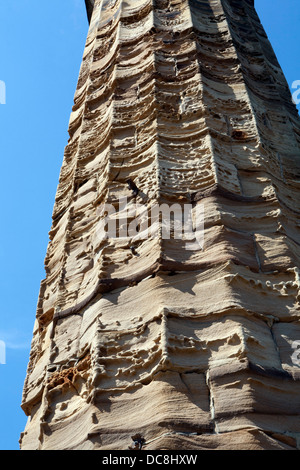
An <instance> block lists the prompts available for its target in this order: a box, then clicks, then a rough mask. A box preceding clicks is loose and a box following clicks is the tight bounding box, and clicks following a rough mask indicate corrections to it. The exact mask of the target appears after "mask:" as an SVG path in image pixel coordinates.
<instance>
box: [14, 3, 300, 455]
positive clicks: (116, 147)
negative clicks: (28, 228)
mask: <svg viewBox="0 0 300 470" xmlns="http://www.w3.org/2000/svg"><path fill="white" fill-rule="evenodd" d="M69 132H70V140H69V143H68V145H67V147H66V150H65V156H64V161H63V165H62V169H61V174H60V180H59V185H58V189H57V195H56V200H55V207H54V212H53V225H52V228H51V231H50V242H49V246H48V251H47V256H46V260H45V267H46V278H45V280H43V281H42V284H41V291H40V297H39V302H38V309H37V317H36V323H35V328H34V334H33V341H32V350H31V355H30V362H29V366H28V373H27V377H26V381H25V386H24V393H23V402H22V407H23V410H24V411H25V413H26V414H27V415H28V417H29V419H28V424H27V426H26V429H25V431H24V433H22V436H21V448H22V449H24V450H25V449H41V450H48V449H70V450H71V449H77V450H89V449H103V450H104V449H120V450H121V449H127V448H128V446H129V445H130V443H131V436H132V435H134V434H136V433H140V434H141V435H142V436H143V437H144V439H145V441H146V444H145V447H144V448H146V449H236V450H238V449H251V450H255V449H283V450H288V449H295V448H297V446H298V447H299V432H300V423H299V414H300V401H299V392H300V382H299V377H300V374H299V371H300V366H299V365H298V364H297V363H295V361H294V360H293V352H294V350H293V344H294V342H295V341H297V340H300V328H299V315H300V309H299V288H300V277H299V253H300V251H299V250H300V248H299V240H300V237H299V230H300V209H299V200H300V197H299V195H300V191H299V176H300V151H299V139H300V125H299V117H298V114H297V111H296V109H295V106H294V105H293V103H292V100H291V96H290V92H289V89H288V85H287V83H286V81H285V78H284V76H283V73H282V70H281V69H280V66H279V64H278V62H277V60H276V57H275V56H274V53H273V51H272V48H271V46H270V44H269V42H268V39H267V37H266V35H265V33H264V31H263V28H262V26H261V24H260V23H259V20H258V18H257V15H256V12H255V10H254V7H253V2H252V1H250V0H239V1H234V0H222V1H221V0H216V1H213V0H205V1H204V0H203V1H196V0H189V1H188V0H181V1H179V0H170V1H167V0H155V1H152V0H151V1H150V0H127V1H122V0H115V1H111V0H104V1H100V0H96V1H95V5H94V11H93V16H92V19H91V23H90V29H89V33H88V37H87V42H86V48H85V52H84V56H83V61H82V67H81V71H80V76H79V81H78V87H77V90H76V93H75V102H74V107H73V110H72V114H71V118H70V126H69ZM128 179H130V180H131V181H133V182H134V184H135V185H136V186H137V187H138V189H139V192H138V194H137V196H135V195H132V191H130V190H129V188H128V185H127V180H128ZM121 197H123V198H124V197H127V198H128V201H127V202H128V203H127V206H126V209H127V210H128V212H130V211H133V210H134V208H135V203H136V202H138V203H139V204H141V205H144V206H145V207H147V208H148V210H150V209H151V207H153V206H154V205H155V204H162V203H166V204H173V203H176V204H179V206H180V207H183V206H184V204H186V203H193V213H194V215H197V210H198V208H199V207H200V204H203V205H204V214H205V225H204V247H203V250H202V249H200V248H199V247H195V248H194V249H193V250H188V251H187V250H186V249H185V244H184V241H183V240H174V239H172V238H171V239H170V240H168V239H163V238H162V237H161V236H159V235H158V236H157V237H155V238H153V237H152V238H148V239H145V240H138V238H137V239H128V238H127V239H120V238H119V239H118V238H115V239H104V240H103V239H101V238H99V232H98V228H99V223H100V222H101V211H99V207H101V204H103V203H110V204H113V205H115V206H116V201H117V200H118V199H119V198H121ZM123 210H124V208H123ZM120 213H121V209H120ZM196 230H197V228H196ZM158 233H159V232H158ZM133 243H134V250H132V249H131V247H132V244H133Z"/></svg>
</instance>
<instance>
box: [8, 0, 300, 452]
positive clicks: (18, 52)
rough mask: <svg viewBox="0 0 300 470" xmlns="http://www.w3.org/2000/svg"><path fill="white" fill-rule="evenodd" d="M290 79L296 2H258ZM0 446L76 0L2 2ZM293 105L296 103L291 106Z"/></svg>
mask: <svg viewBox="0 0 300 470" xmlns="http://www.w3.org/2000/svg"><path fill="white" fill-rule="evenodd" d="M256 7H257V10H258V12H259V14H260V16H261V19H262V22H263V24H264V26H265V29H266V31H267V33H268V35H269V38H270V40H271V42H272V44H273V47H274V49H275V52H276V55H277V57H278V59H279V62H280V64H281V66H282V68H283V70H284V73H285V75H286V78H287V80H288V83H289V84H290V86H291V85H292V83H293V82H294V81H295V80H300V64H299V44H300V31H299V24H300V4H299V0H285V1H284V2H283V1H282V0H256ZM0 17H1V18H2V23H1V30H0V57H1V62H0V80H2V81H4V82H5V83H6V104H5V105H0V126H1V127H0V136H1V139H0V155H1V170H2V183H1V187H0V191H1V207H2V210H1V216H2V217H1V231H0V261H1V268H2V269H1V271H0V276H1V279H0V281H1V282H0V289H1V315H0V340H3V341H5V342H6V364H5V365H1V364H0V449H1V450H17V449H18V448H19V444H18V439H19V436H20V433H21V432H22V431H23V429H24V426H25V422H26V417H25V415H24V414H23V412H22V410H21V409H20V402H21V395H22V388H23V382H24V378H25V375H26V368H27V363H28V358H29V350H30V342H31V338H32V329H33V324H34V319H35V312H36V304H37V299H38V293H39V288H40V281H41V280H42V279H43V278H44V267H43V264H44V257H45V254H46V248H47V243H48V232H49V230H50V226H51V215H52V209H53V204H54V197H55V192H56V188H57V182H58V176H59V171H60V166H61V163H62V158H63V153H64V147H65V145H66V143H67V139H68V134H67V128H68V121H69V116H70V112H71V107H72V104H73V96H74V91H75V87H76V82H77V79H78V72H79V67H80V62H81V58H82V53H83V48H84V43H85V38H86V34H87V28H88V24H87V19H86V14H85V7H84V0H51V1H45V0H44V1H41V0H9V1H4V0H2V1H1V4H0ZM299 108H300V107H299Z"/></svg>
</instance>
